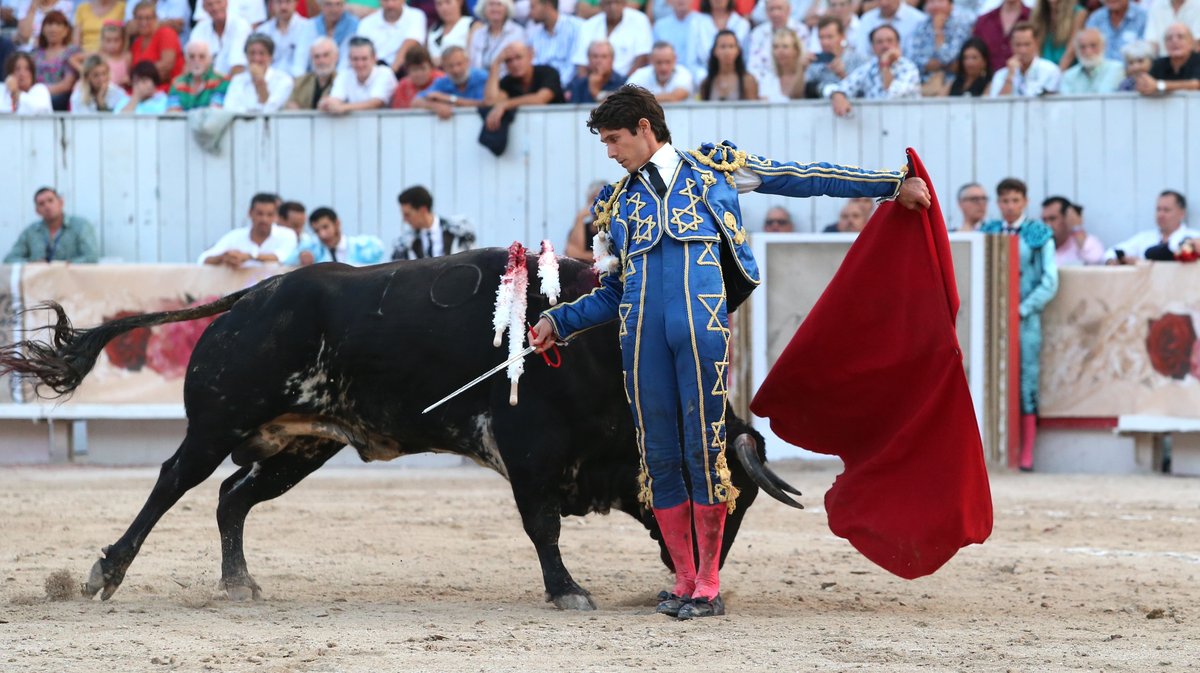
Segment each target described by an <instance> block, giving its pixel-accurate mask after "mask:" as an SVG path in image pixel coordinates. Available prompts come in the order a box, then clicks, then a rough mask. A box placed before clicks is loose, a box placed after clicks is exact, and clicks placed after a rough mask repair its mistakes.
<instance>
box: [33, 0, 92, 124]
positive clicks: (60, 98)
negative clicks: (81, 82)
mask: <svg viewBox="0 0 1200 673" xmlns="http://www.w3.org/2000/svg"><path fill="white" fill-rule="evenodd" d="M32 54H33V62H34V65H35V69H34V72H35V74H36V78H37V81H38V82H40V83H42V84H45V85H46V88H47V89H49V90H50V102H51V103H52V104H53V106H54V110H55V111H56V112H66V111H67V109H68V108H70V106H71V91H72V90H73V89H74V88H75V82H76V81H77V80H78V79H79V70H80V69H81V68H83V51H82V50H81V49H80V48H79V47H76V46H75V45H73V44H71V24H70V23H68V22H67V17H66V16H65V15H64V14H63V13H62V12H60V11H58V10H53V11H50V12H47V13H46V17H45V19H43V20H42V32H41V34H40V35H38V40H37V48H36V49H34V50H33V52H32Z"/></svg>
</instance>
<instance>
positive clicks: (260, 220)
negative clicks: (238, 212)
mask: <svg viewBox="0 0 1200 673" xmlns="http://www.w3.org/2000/svg"><path fill="white" fill-rule="evenodd" d="M275 199H276V196H275V195H274V194H263V193H260V194H255V195H254V198H252V199H250V226H248V227H238V228H237V229H234V230H232V231H230V232H228V233H226V234H225V235H224V236H222V237H221V238H220V240H218V241H217V242H216V243H215V244H214V245H213V247H211V248H209V249H208V250H205V251H204V252H203V253H201V254H200V259H199V260H198V261H197V263H199V264H212V265H214V266H215V265H223V266H228V267H229V268H231V269H238V268H242V267H251V266H262V265H263V264H267V263H271V262H275V263H278V262H279V261H280V260H282V259H287V258H288V256H289V255H291V254H292V251H293V250H295V249H296V233H295V232H294V231H292V230H291V229H288V228H287V227H285V226H283V225H280V224H276V218H277V217H278V214H279V213H278V211H277V210H276V206H275Z"/></svg>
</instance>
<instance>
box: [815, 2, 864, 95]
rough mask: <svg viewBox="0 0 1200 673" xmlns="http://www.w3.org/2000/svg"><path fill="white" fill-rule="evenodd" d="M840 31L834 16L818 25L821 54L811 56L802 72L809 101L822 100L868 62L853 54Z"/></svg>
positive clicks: (856, 53) (824, 19)
mask: <svg viewBox="0 0 1200 673" xmlns="http://www.w3.org/2000/svg"><path fill="white" fill-rule="evenodd" d="M843 30H844V28H843V26H842V22H841V21H840V20H838V19H837V18H836V17H833V16H825V17H821V20H820V21H818V22H817V40H818V44H819V46H820V51H819V52H818V53H816V54H813V55H812V57H811V60H812V62H811V63H809V64H808V68H807V69H806V70H805V71H804V79H805V81H806V84H805V93H806V96H807V97H808V98H822V97H823V94H822V92H823V91H825V88H826V87H828V86H832V85H836V84H838V83H840V82H841V81H842V80H844V79H846V76H847V75H849V74H850V73H852V72H854V71H855V70H856V69H858V67H859V66H861V65H863V64H864V63H866V62H867V59H866V58H865V57H864V55H860V54H859V53H858V52H856V51H854V47H853V46H851V45H850V44H849V43H848V42H847V40H846V35H845V33H844V32H843Z"/></svg>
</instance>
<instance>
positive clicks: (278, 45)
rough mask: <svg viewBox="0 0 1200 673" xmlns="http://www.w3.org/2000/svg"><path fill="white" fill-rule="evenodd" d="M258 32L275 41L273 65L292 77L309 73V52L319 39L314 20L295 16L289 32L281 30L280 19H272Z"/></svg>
mask: <svg viewBox="0 0 1200 673" xmlns="http://www.w3.org/2000/svg"><path fill="white" fill-rule="evenodd" d="M258 32H260V33H262V34H264V35H266V36H268V37H270V38H271V39H272V40H274V42H275V56H274V58H273V59H272V63H273V65H274V66H275V67H276V68H279V69H280V70H282V71H284V72H286V73H287V74H289V75H291V76H292V77H299V76H301V75H303V74H304V73H306V72H308V57H309V55H308V51H309V49H310V48H311V47H312V43H313V41H315V40H316V39H317V27H316V25H315V24H313V20H312V19H307V18H305V17H303V16H300V15H299V14H295V15H293V16H292V20H291V21H288V27H287V32H284V31H282V30H280V29H279V22H278V19H271V20H270V21H267V22H266V23H264V24H263V25H261V26H259V27H258Z"/></svg>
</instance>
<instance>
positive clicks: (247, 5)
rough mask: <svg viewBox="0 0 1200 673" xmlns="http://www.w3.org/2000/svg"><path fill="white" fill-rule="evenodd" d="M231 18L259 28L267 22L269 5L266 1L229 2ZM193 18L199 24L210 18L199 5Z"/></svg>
mask: <svg viewBox="0 0 1200 673" xmlns="http://www.w3.org/2000/svg"><path fill="white" fill-rule="evenodd" d="M228 11H229V16H231V17H234V16H236V17H238V18H239V19H242V20H243V21H245V22H246V23H248V24H250V25H251V26H257V25H259V24H261V23H263V22H264V21H266V20H267V3H266V2H264V0H229V10H228ZM192 18H193V19H195V21H196V22H197V23H199V22H200V21H203V20H204V19H207V18H210V17H209V14H208V11H207V10H206V9H205V7H204V6H203V5H202V4H200V3H197V4H196V8H195V11H194V12H192Z"/></svg>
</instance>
